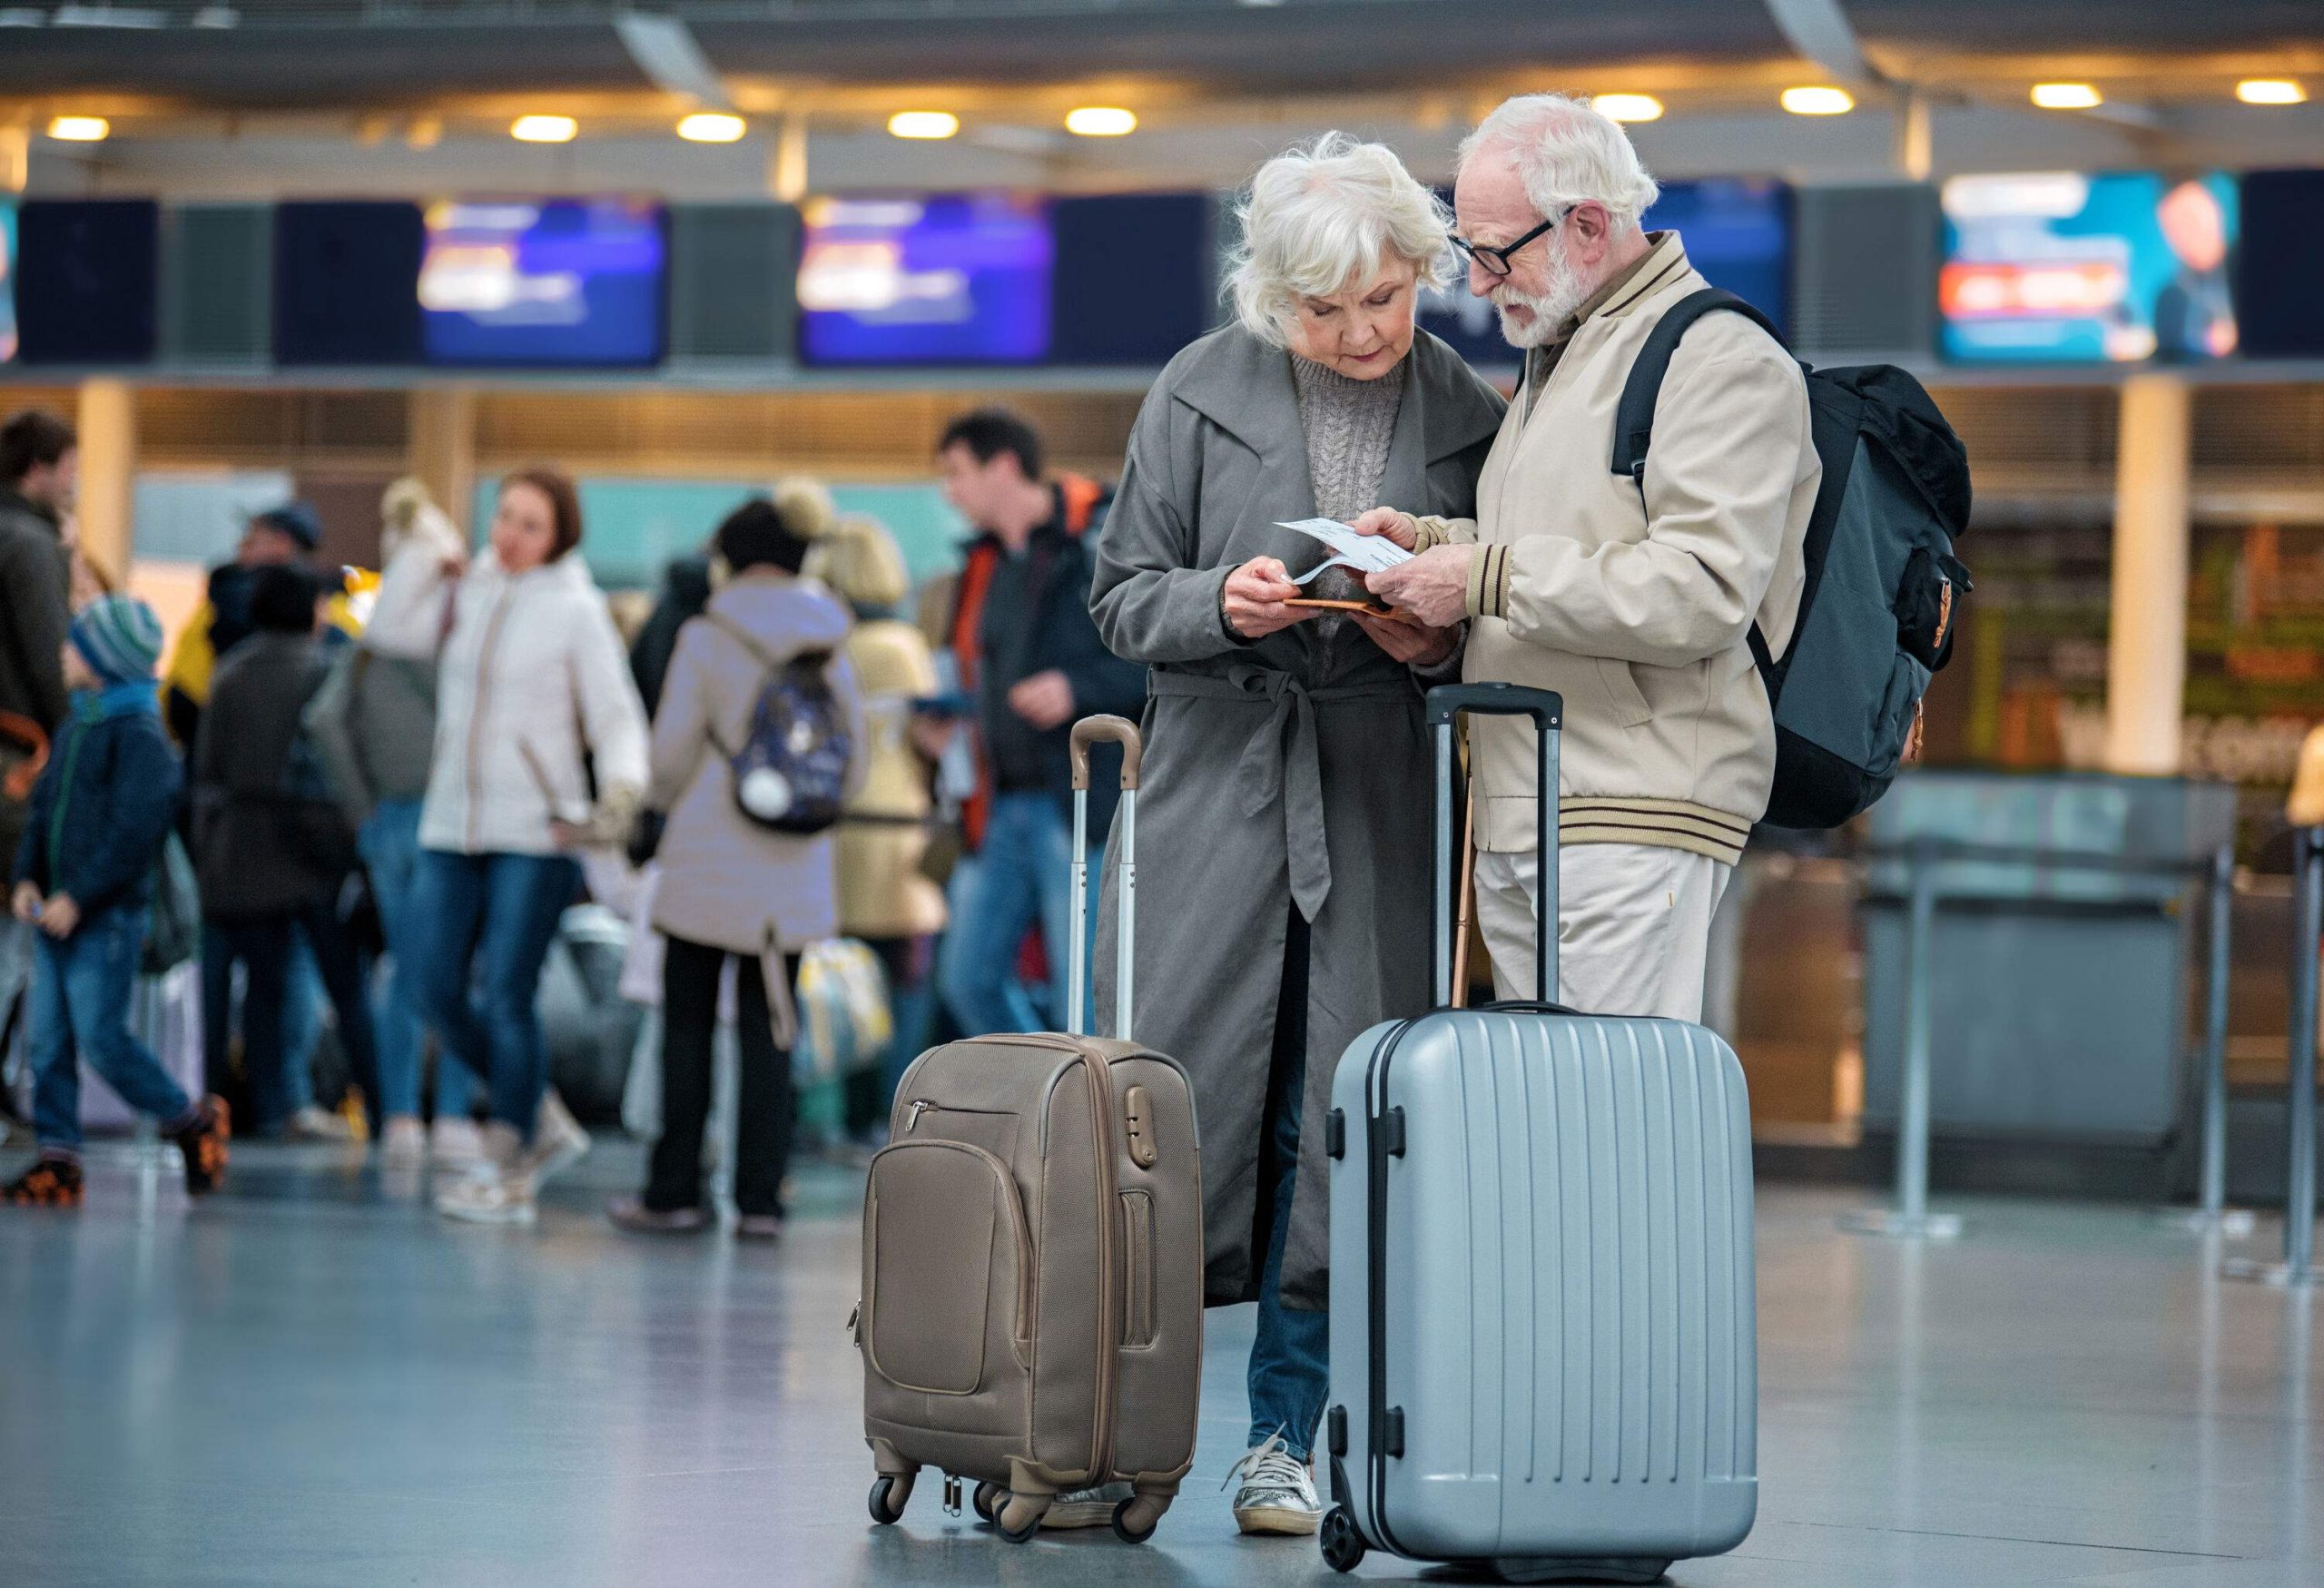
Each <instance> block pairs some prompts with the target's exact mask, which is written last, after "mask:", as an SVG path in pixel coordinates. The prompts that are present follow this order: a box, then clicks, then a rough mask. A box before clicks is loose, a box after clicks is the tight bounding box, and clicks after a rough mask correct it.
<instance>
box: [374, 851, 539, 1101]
mask: <svg viewBox="0 0 2324 1588" xmlns="http://www.w3.org/2000/svg"><path fill="white" fill-rule="evenodd" d="M580 880H581V868H580V867H579V866H578V865H577V864H576V863H574V861H573V860H572V858H571V857H570V856H567V855H562V854H456V853H452V852H450V851H448V850H442V849H423V850H421V851H420V852H419V863H418V865H417V866H416V867H415V868H414V870H413V873H412V883H411V900H410V912H411V916H412V919H413V920H415V921H417V922H421V923H422V925H421V929H420V930H421V934H422V935H423V936H424V937H425V939H426V940H427V941H426V942H424V943H423V944H422V945H421V952H420V953H419V956H418V958H419V967H420V971H419V1007H420V1013H421V1015H422V1016H423V1017H424V1018H425V1019H426V1021H428V1024H429V1025H430V1026H432V1027H434V1028H435V1030H436V1031H437V1033H438V1035H440V1036H441V1037H442V1038H443V1039H444V1045H445V1046H446V1047H447V1048H448V1049H450V1050H452V1051H453V1052H455V1053H464V1054H468V1055H470V1056H472V1057H475V1056H480V1057H482V1058H483V1059H484V1060H485V1073H486V1075H487V1078H488V1080H489V1081H490V1083H491V1088H492V1117H493V1118H494V1119H497V1120H498V1121H500V1122H501V1123H502V1124H505V1125H507V1126H509V1127H511V1128H512V1129H515V1130H516V1132H517V1135H519V1136H520V1137H522V1138H523V1139H526V1140H527V1141H529V1140H531V1139H532V1136H533V1119H534V1116H535V1115H536V1114H537V1113H538V1111H539V1110H540V1102H541V1093H542V1092H544V1091H546V1090H548V1044H547V1041H546V1040H545V1039H544V1038H543V1037H542V1034H541V1017H540V1011H539V1008H538V1007H537V995H538V993H539V991H540V983H541V965H542V962H544V961H546V960H547V958H548V945H549V944H550V943H551V942H555V941H556V923H557V919H558V917H559V916H561V915H563V914H564V913H565V907H566V904H567V903H569V902H571V901H572V899H573V894H574V890H575V889H576V886H578V884H579V883H580ZM472 987H473V988H474V989H475V991H476V993H477V997H476V1001H475V1002H473V1003H472V1002H471V1001H470V990H471V988H472Z"/></svg>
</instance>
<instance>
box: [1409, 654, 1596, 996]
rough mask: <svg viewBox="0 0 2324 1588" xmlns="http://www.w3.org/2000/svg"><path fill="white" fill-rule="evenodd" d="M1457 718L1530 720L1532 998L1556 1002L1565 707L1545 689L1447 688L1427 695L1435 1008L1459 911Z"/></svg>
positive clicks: (1444, 986)
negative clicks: (1534, 826)
mask: <svg viewBox="0 0 2324 1588" xmlns="http://www.w3.org/2000/svg"><path fill="white" fill-rule="evenodd" d="M1462 712H1467V713H1469V714H1470V715H1476V716H1530V717H1531V718H1532V719H1533V726H1534V729H1535V731H1536V732H1537V733H1538V734H1539V735H1540V745H1541V765H1540V769H1539V775H1540V779H1541V781H1540V783H1539V784H1538V787H1539V789H1540V791H1541V793H1540V797H1539V798H1537V799H1536V800H1535V801H1534V810H1535V814H1536V815H1537V816H1538V817H1539V819H1540V822H1541V840H1540V846H1539V849H1538V851H1537V853H1538V854H1539V856H1540V863H1541V898H1540V902H1539V906H1538V909H1537V911H1536V914H1535V919H1536V920H1537V921H1538V922H1541V923H1543V924H1541V925H1539V926H1536V927H1535V928H1534V932H1533V938H1534V944H1535V950H1534V952H1535V969H1534V982H1533V987H1534V997H1535V998H1536V999H1538V1000H1539V1001H1541V1002H1544V1003H1551V1002H1555V1001H1556V1000H1557V995H1558V994H1557V985H1558V949H1557V942H1558V934H1557V919H1558V824H1557V810H1558V729H1559V725H1560V724H1561V723H1562V722H1563V720H1564V717H1565V701H1564V699H1563V698H1562V697H1561V696H1560V695H1556V694H1554V693H1553V692H1551V691H1550V690H1547V689H1527V688H1524V687H1522V686H1519V685H1515V684H1445V685H1441V686H1438V687H1436V688H1434V689H1432V690H1430V691H1429V692H1428V727H1429V734H1430V736H1431V737H1432V738H1433V739H1434V740H1435V741H1436V873H1435V891H1434V893H1433V897H1434V899H1435V902H1436V907H1435V909H1434V911H1433V912H1432V913H1433V917H1434V922H1435V930H1434V932H1433V936H1434V940H1435V941H1434V951H1435V952H1434V962H1435V970H1436V1007H1437V1008H1439V1009H1447V1008H1450V1007H1451V1006H1452V933H1453V930H1454V924H1453V923H1454V922H1456V921H1457V920H1458V919H1459V914H1460V912H1459V911H1458V909H1457V908H1456V907H1455V904H1454V902H1453V898H1452V889H1453V881H1452V879H1453V878H1454V877H1455V876H1456V875H1457V874H1458V873H1459V870H1460V857H1459V856H1458V855H1456V854H1455V853H1453V844H1452V766H1453V745H1452V728H1453V723H1454V720H1455V719H1456V718H1458V717H1459V716H1460V715H1461V714H1462Z"/></svg>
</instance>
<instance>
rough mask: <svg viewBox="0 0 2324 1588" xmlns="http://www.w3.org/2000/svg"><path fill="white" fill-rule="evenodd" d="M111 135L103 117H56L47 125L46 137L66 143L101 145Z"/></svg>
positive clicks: (107, 123) (108, 125)
mask: <svg viewBox="0 0 2324 1588" xmlns="http://www.w3.org/2000/svg"><path fill="white" fill-rule="evenodd" d="M112 133H113V123H111V122H108V121H107V120H105V118H104V117H103V116H57V117H54V118H53V119H52V120H51V121H50V122H49V123H48V135H49V136H50V137H52V138H56V139H61V140H62V141H64V143H103V142H104V141H105V139H106V138H107V137H108V136H110V135H111V134H112Z"/></svg>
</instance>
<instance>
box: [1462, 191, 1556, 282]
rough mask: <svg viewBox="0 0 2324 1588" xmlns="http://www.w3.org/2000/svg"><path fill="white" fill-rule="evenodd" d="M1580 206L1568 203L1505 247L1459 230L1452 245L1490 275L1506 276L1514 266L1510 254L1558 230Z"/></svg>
mask: <svg viewBox="0 0 2324 1588" xmlns="http://www.w3.org/2000/svg"><path fill="white" fill-rule="evenodd" d="M1579 208H1581V206H1580V205H1578V204H1568V205H1567V206H1566V207H1565V208H1564V209H1562V210H1560V211H1559V212H1557V213H1556V214H1554V215H1552V216H1551V217H1550V218H1549V219H1548V220H1546V221H1544V222H1541V224H1540V225H1539V226H1536V227H1534V228H1533V230H1531V232H1527V233H1525V235H1524V236H1522V237H1521V238H1519V239H1518V240H1517V241H1516V242H1512V243H1509V244H1507V245H1506V246H1504V247H1501V248H1493V247H1491V246H1490V245H1488V244H1486V243H1482V242H1470V241H1469V240H1468V239H1467V238H1465V237H1463V236H1462V235H1461V234H1460V233H1459V232H1453V233H1452V234H1451V235H1452V246H1453V247H1455V248H1457V249H1459V250H1460V251H1461V252H1462V253H1463V254H1465V255H1467V256H1468V257H1469V258H1471V259H1472V260H1474V261H1477V262H1478V263H1479V264H1481V265H1482V266H1484V268H1485V274H1487V275H1489V276H1503V277H1505V276H1507V275H1508V274H1509V272H1510V270H1511V268H1512V267H1511V265H1510V262H1509V260H1510V256H1511V255H1512V254H1513V253H1515V252H1517V251H1518V250H1519V249H1521V248H1523V247H1524V246H1525V245H1526V244H1527V243H1529V242H1532V241H1533V239H1535V238H1536V237H1539V236H1541V234H1542V233H1543V232H1554V231H1556V230H1557V229H1558V223H1559V222H1561V221H1563V220H1564V219H1565V218H1566V217H1567V216H1568V215H1571V214H1572V213H1573V212H1574V211H1575V210H1577V209H1579Z"/></svg>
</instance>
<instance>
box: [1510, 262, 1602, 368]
mask: <svg viewBox="0 0 2324 1588" xmlns="http://www.w3.org/2000/svg"><path fill="white" fill-rule="evenodd" d="M1590 291H1591V288H1590V283H1589V282H1587V281H1583V280H1582V279H1581V271H1577V270H1575V269H1574V268H1573V261H1571V260H1570V259H1568V258H1566V256H1565V254H1564V253H1563V252H1561V251H1560V250H1557V249H1551V251H1550V290H1549V291H1546V292H1541V293H1533V292H1521V291H1518V290H1517V289H1516V288H1514V287H1512V286H1508V285H1506V284H1504V285H1502V286H1499V287H1496V288H1494V289H1493V291H1492V306H1493V308H1494V309H1495V310H1497V311H1499V312H1500V315H1501V334H1502V340H1505V341H1506V342H1508V343H1509V345H1510V346H1511V347H1512V348H1516V349H1519V350H1524V351H1530V350H1532V349H1534V348H1538V347H1540V346H1541V345H1542V344H1543V343H1545V342H1547V341H1548V340H1550V338H1551V336H1552V335H1553V334H1554V333H1555V332H1556V330H1557V329H1558V327H1560V326H1561V325H1563V324H1564V323H1565V321H1566V317H1567V316H1568V315H1570V314H1571V313H1572V312H1573V311H1575V310H1577V309H1579V308H1581V306H1582V304H1583V303H1585V302H1587V301H1589V298H1590ZM1512 305H1513V306H1517V307H1521V308H1525V309H1530V310H1531V311H1533V318H1532V320H1531V321H1530V322H1520V321H1514V320H1512V319H1511V318H1510V317H1509V311H1510V309H1511V307H1512Z"/></svg>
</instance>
